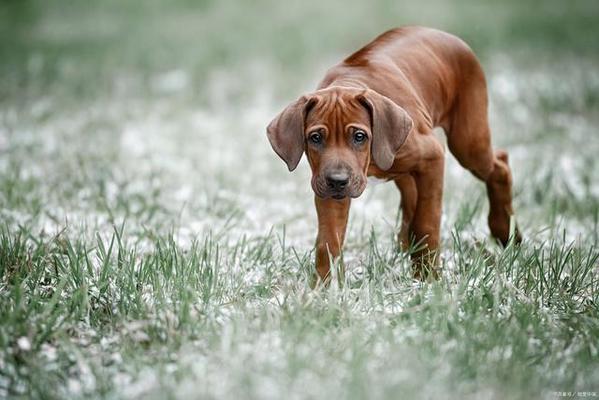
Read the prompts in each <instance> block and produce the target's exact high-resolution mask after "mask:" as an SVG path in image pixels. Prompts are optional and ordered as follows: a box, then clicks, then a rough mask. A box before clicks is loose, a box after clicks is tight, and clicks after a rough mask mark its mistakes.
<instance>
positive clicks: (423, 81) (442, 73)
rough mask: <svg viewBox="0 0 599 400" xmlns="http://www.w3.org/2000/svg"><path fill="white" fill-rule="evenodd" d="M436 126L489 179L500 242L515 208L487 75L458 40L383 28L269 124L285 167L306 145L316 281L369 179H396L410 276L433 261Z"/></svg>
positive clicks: (440, 159) (439, 164)
mask: <svg viewBox="0 0 599 400" xmlns="http://www.w3.org/2000/svg"><path fill="white" fill-rule="evenodd" d="M435 127H442V128H443V130H444V131H445V133H446V135H447V141H448V146H449V149H450V150H451V153H452V154H453V155H454V156H455V157H456V158H457V160H458V161H459V163H460V164H461V165H462V166H463V167H465V168H467V169H468V170H469V171H471V172H472V173H473V174H474V176H476V177H477V178H479V179H480V180H481V181H483V182H485V183H486V185H487V193H488V196H489V204H490V211H489V227H490V228H491V233H492V234H493V236H494V237H495V238H497V239H498V240H499V241H500V242H501V243H502V244H504V245H505V244H506V243H507V242H508V240H509V239H510V237H509V236H510V218H511V216H512V214H513V211H512V195H511V185H512V178H511V172H510V169H509V166H508V158H507V154H506V153H505V152H504V151H501V150H498V151H497V152H495V153H494V152H493V150H492V148H491V137H490V131H489V125H488V120H487V88H486V82H485V76H484V73H483V71H482V69H481V66H480V64H479V62H478V60H477V59H476V57H475V55H474V54H473V52H472V50H471V49H470V48H469V47H468V45H466V44H465V43H464V42H463V41H462V40H460V39H459V38H457V37H455V36H452V35H450V34H448V33H444V32H441V31H438V30H434V29H429V28H423V27H404V28H398V29H394V30H391V31H388V32H385V33H383V34H382V35H380V36H379V37H377V38H376V39H375V40H374V41H372V42H371V43H369V44H368V45H366V46H365V47H364V48H362V49H361V50H359V51H358V52H356V53H354V54H352V55H351V56H349V57H348V58H346V59H345V60H344V61H343V62H342V63H340V64H338V65H336V66H334V67H333V68H331V69H330V70H329V71H328V72H327V74H326V76H325V78H324V80H323V81H322V82H321V83H320V85H319V86H318V90H317V91H315V92H314V93H311V94H308V95H305V96H302V97H300V98H299V100H297V101H295V102H293V103H292V104H290V105H289V106H288V107H287V108H285V109H284V110H283V111H282V112H281V113H280V114H279V115H278V116H277V117H276V118H275V119H274V120H273V121H272V122H271V123H270V125H269V126H268V129H267V132H268V138H269V140H270V143H271V145H272V147H273V149H274V151H275V152H276V153H277V154H278V155H279V156H280V157H281V158H282V159H283V160H284V161H285V162H286V163H287V166H288V167H289V170H290V171H293V170H294V169H295V168H296V166H297V164H298V163H299V161H300V159H301V157H302V154H303V153H304V151H305V153H306V155H307V157H308V162H309V163H310V167H311V168H312V188H313V190H314V192H315V194H316V196H315V203H316V211H317V214H318V237H317V239H316V270H317V272H318V275H319V276H320V278H321V279H322V280H323V281H325V282H327V281H328V279H329V270H330V261H331V258H330V256H332V257H333V258H336V257H338V256H339V255H340V253H341V247H342V245H343V240H344V236H345V230H346V225H347V218H348V212H349V206H350V199H351V198H352V197H353V198H355V197H358V196H360V194H362V192H363V191H364V188H365V187H366V177H367V176H375V177H377V178H382V179H386V180H393V181H394V182H395V184H396V185H397V187H398V188H399V190H400V192H401V209H402V227H401V231H400V233H399V241H400V243H401V244H402V247H403V248H407V247H408V246H409V245H410V244H411V243H415V242H419V243H421V244H422V246H421V247H420V249H419V250H418V251H416V252H415V253H414V254H413V255H412V260H413V265H414V275H415V277H416V278H419V279H423V278H425V277H426V275H427V270H429V269H431V267H434V266H435V265H436V259H437V257H436V251H437V248H438V246H439V229H440V221H441V206H442V196H443V166H444V156H445V154H444V153H445V151H444V147H443V145H442V144H441V143H439V142H438V141H437V139H436V138H435V136H434V135H433V134H432V130H433V128H435ZM515 236H516V237H515V239H516V240H517V241H519V240H520V236H519V234H518V232H517V231H516V234H515ZM433 270H434V268H433Z"/></svg>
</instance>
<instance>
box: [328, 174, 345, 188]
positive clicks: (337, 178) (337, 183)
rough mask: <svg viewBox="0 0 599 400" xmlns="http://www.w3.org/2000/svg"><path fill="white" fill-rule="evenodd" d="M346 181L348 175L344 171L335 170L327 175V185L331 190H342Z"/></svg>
mask: <svg viewBox="0 0 599 400" xmlns="http://www.w3.org/2000/svg"><path fill="white" fill-rule="evenodd" d="M348 183H349V175H348V174H347V173H346V172H335V173H332V174H329V175H327V185H329V187H330V188H331V189H333V190H336V191H340V190H343V189H345V187H346V186H347V184H348Z"/></svg>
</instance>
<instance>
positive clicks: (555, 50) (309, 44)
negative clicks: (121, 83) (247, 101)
mask: <svg viewBox="0 0 599 400" xmlns="http://www.w3.org/2000/svg"><path fill="white" fill-rule="evenodd" d="M598 15H599V4H598V3H597V2H596V1H593V0H586V1H581V0H575V1H570V2H564V1H559V0H549V1H501V2H492V1H482V2H481V1H474V0H452V1H439V0H438V1H426V2H422V3H413V2H405V1H404V2H402V1H378V2H359V1H350V2H346V1H339V0H334V1H327V2H318V1H306V2H301V3H300V2H276V1H265V0H259V1H255V2H252V4H251V6H249V5H246V4H244V3H242V2H238V1H233V0H225V1H199V2H188V1H169V2H166V1H155V0H153V1H126V2H121V1H99V2H93V3H83V2H77V1H4V2H3V3H2V4H1V5H0V58H1V59H2V60H3V62H2V64H1V65H0V73H1V74H2V76H3V78H4V79H2V81H1V82H2V87H0V98H4V99H7V98H9V97H10V98H13V99H14V98H15V97H17V96H21V97H26V96H27V95H28V94H29V95H30V96H31V95H34V94H35V93H39V92H45V91H52V92H54V91H57V92H60V91H61V90H68V91H69V92H68V93H66V94H65V96H67V97H72V96H71V95H75V96H76V97H77V98H81V97H82V96H83V97H84V98H88V97H92V96H97V95H99V94H106V93H107V92H108V93H110V92H111V91H112V90H114V85H115V82H114V79H115V78H116V77H118V76H121V75H123V74H130V75H132V76H133V80H134V81H135V82H136V83H137V84H139V85H140V86H141V88H146V87H147V81H148V79H149V78H150V77H151V75H152V74H155V73H158V72H161V71H165V70H169V69H173V68H185V69H187V70H189V71H190V73H191V74H192V78H193V83H194V85H193V89H194V93H193V94H194V95H198V96H199V97H200V98H204V97H205V96H206V95H207V93H206V87H205V85H206V83H207V82H206V81H207V79H208V78H209V74H210V73H211V72H213V71H215V70H221V71H222V70H225V71H234V72H235V73H243V72H247V71H245V69H246V68H248V66H250V67H251V66H252V65H256V66H257V67H258V68H259V67H260V66H264V65H271V66H273V65H274V66H275V69H274V70H273V71H272V72H273V74H272V75H269V77H270V78H271V79H275V81H274V82H273V83H274V85H273V86H274V87H275V88H283V89H279V90H284V93H288V92H291V91H296V90H298V87H297V86H298V84H305V83H304V81H305V79H306V78H305V77H303V76H302V74H303V73H305V71H306V70H312V71H315V72H316V71H317V70H318V68H322V67H323V66H326V65H330V64H331V63H332V62H337V61H338V60H339V59H340V58H341V56H342V55H346V54H348V53H350V52H351V51H353V50H355V49H356V48H358V47H360V46H361V45H363V44H365V43H366V42H367V41H368V40H370V39H372V38H373V37H375V36H376V35H377V34H379V33H380V32H382V31H384V30H386V29H389V28H392V27H395V26H399V25H404V24H420V25H429V26H434V27H437V28H439V29H444V30H447V31H449V32H452V33H455V34H457V35H458V36H460V37H462V38H464V39H465V40H466V41H467V42H468V43H470V44H471V46H472V47H473V48H474V49H475V50H476V52H477V53H478V54H479V56H481V57H482V58H483V59H486V58H488V57H489V56H491V55H493V54H495V53H502V52H509V53H510V56H511V57H514V56H521V57H523V58H525V59H529V60H532V61H535V62H536V61H543V60H546V59H548V58H549V59H550V58H551V57H552V55H556V54H559V55H560V56H559V57H560V58H562V57H580V56H584V57H590V58H591V59H593V60H594V61H596V60H597V57H598V55H599V45H597V42H596V40H595V38H596V37H597V36H598V35H599V28H598V27H597V26H598V24H597V18H598V17H597V16H598ZM297 76H302V79H300V80H299V82H298V80H294V79H293V78H294V77H297ZM63 80H68V81H69V82H70V85H68V89H67V88H64V87H62V86H58V85H56V83H57V82H62V81H63ZM290 80H291V82H292V83H290V82H289V81H290ZM57 86H58V87H57ZM36 87H37V88H36ZM237 91H238V93H237V94H241V95H243V94H245V93H243V89H242V88H238V89H237Z"/></svg>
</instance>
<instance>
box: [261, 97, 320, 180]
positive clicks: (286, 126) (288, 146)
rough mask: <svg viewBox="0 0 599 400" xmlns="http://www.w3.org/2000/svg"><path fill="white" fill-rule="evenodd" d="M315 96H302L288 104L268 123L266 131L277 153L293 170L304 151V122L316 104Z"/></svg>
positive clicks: (290, 169)
mask: <svg viewBox="0 0 599 400" xmlns="http://www.w3.org/2000/svg"><path fill="white" fill-rule="evenodd" d="M316 101H317V100H316V98H315V97H313V96H302V97H300V98H299V99H298V100H296V101H294V102H293V103H291V104H290V105H288V106H287V107H286V108H285V109H284V110H283V111H281V113H280V114H279V115H277V116H276V118H275V119H273V120H272V122H271V123H270V124H268V128H266V133H267V136H268V140H269V141H270V145H271V146H272V148H273V150H274V151H275V153H277V154H278V155H279V157H281V158H282V159H283V161H285V163H287V168H289V171H293V170H294V169H295V168H296V167H297V164H298V163H299V162H300V160H301V158H302V154H303V153H304V144H305V138H304V123H305V120H306V115H307V113H308V111H309V110H310V109H311V108H312V107H313V106H314V104H316Z"/></svg>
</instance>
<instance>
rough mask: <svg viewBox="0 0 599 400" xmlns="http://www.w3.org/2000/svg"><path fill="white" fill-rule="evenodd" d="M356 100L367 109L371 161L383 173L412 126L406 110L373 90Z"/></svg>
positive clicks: (391, 163) (360, 95) (390, 164)
mask: <svg viewBox="0 0 599 400" xmlns="http://www.w3.org/2000/svg"><path fill="white" fill-rule="evenodd" d="M357 97H358V100H359V101H360V102H361V103H362V104H363V105H364V106H365V107H366V108H367V109H368V111H369V113H370V118H371V120H372V146H371V149H372V159H373V160H374V162H375V163H376V165H378V167H379V168H381V169H382V170H383V171H386V170H388V169H389V168H391V166H392V165H393V160H394V159H395V153H397V151H398V150H399V147H400V146H401V145H402V144H403V142H404V141H405V140H406V138H407V137H408V134H409V133H410V131H411V130H412V127H413V126H414V122H413V121H412V118H410V116H409V115H408V113H407V112H406V110H404V109H403V108H401V107H400V106H398V105H397V104H395V102H393V101H392V100H391V99H389V98H388V97H385V96H383V95H381V94H379V93H377V92H375V91H374V90H370V89H368V90H366V91H365V92H364V93H362V94H359V95H358V96H357Z"/></svg>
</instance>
